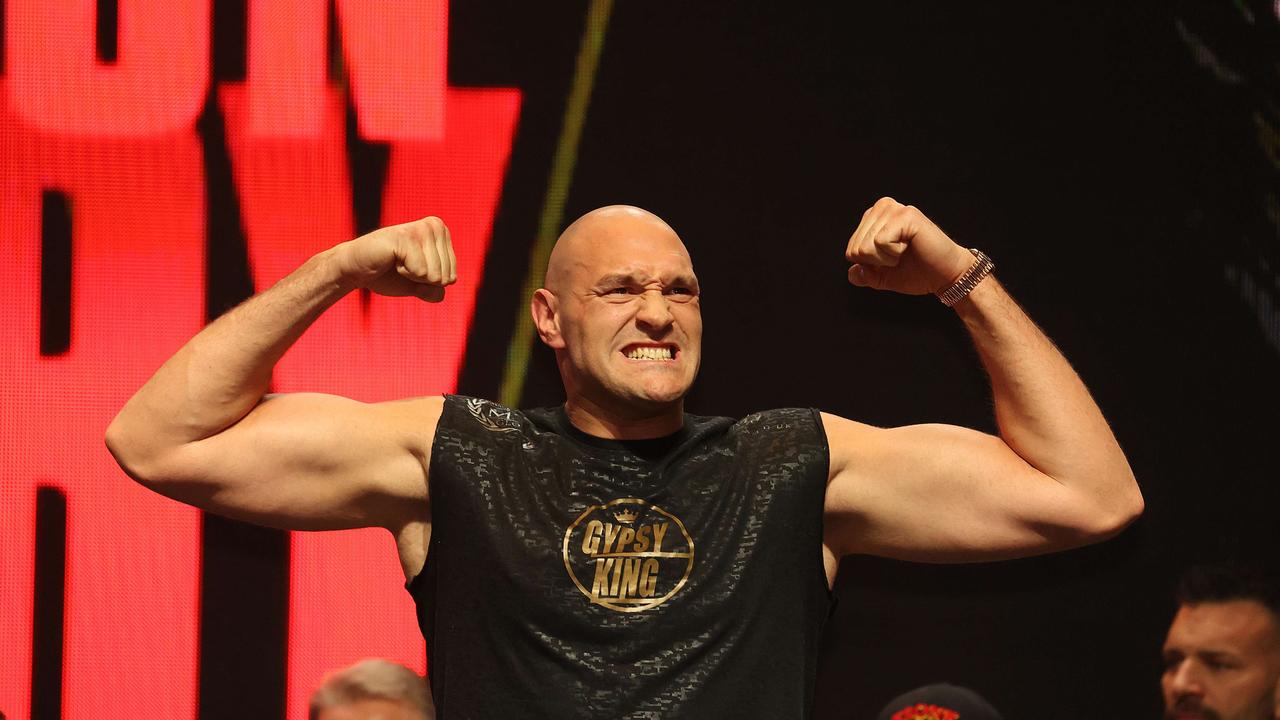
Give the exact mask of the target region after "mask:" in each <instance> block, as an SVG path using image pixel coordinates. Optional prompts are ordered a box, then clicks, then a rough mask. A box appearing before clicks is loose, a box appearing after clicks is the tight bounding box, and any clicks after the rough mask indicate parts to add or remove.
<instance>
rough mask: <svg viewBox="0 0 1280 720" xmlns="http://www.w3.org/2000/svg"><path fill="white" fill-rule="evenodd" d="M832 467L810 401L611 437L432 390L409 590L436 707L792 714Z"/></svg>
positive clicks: (813, 614) (806, 697)
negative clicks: (427, 527) (423, 511)
mask: <svg viewBox="0 0 1280 720" xmlns="http://www.w3.org/2000/svg"><path fill="white" fill-rule="evenodd" d="M827 465H828V453H827V445H826V435H825V433H824V432H823V430H822V426H821V421H820V419H819V418H818V415H817V413H816V412H815V411H813V410H794V409H793V410H773V411H769V412H764V413H759V414H756V415H752V416H750V417H747V418H745V419H743V420H741V421H738V422H734V421H732V420H730V419H728V418H706V417H698V416H694V415H686V416H685V424H684V428H683V429H682V430H680V431H679V432H678V433H676V434H675V435H672V436H670V437H667V438H660V439H658V440H648V441H639V442H623V441H609V440H603V439H600V438H594V437H591V436H588V435H586V434H585V433H583V432H581V431H580V430H578V429H577V428H575V427H573V425H572V424H570V423H569V422H568V419H567V418H566V417H565V414H564V411H563V409H561V408H555V409H544V410H534V411H529V412H527V413H522V412H519V411H515V410H511V409H509V408H505V407H503V406H501V405H497V404H494V403H491V402H488V401H484V400H477V399H473V398H465V397H461V396H449V397H447V398H446V399H445V404H444V412H443V415H442V416H441V418H440V424H439V428H438V430H437V432H436V436H435V441H434V445H433V446H432V452H431V468H430V493H431V515H432V532H431V543H430V547H429V552H428V554H427V562H426V565H425V566H424V568H423V570H422V572H421V573H419V574H418V575H417V576H416V577H415V578H413V580H411V581H410V582H409V583H408V585H407V587H408V589H409V592H410V593H411V594H412V595H413V598H414V601H415V602H416V604H417V614H418V622H419V625H420V626H421V628H422V633H423V636H424V637H425V638H426V641H427V658H428V672H429V675H430V680H431V687H432V692H433V694H434V696H435V703H436V710H437V713H438V715H439V717H440V718H441V719H442V720H464V719H469V718H588V717H590V718H715V717H717V716H719V717H733V718H804V717H807V716H808V714H809V710H810V706H811V705H812V698H813V687H814V679H815V675H816V660H817V651H818V645H819V635H820V632H821V629H822V625H823V623H824V622H825V620H826V618H827V615H828V610H829V607H830V602H831V601H830V593H829V591H828V589H827V584H826V575H825V572H824V569H823V564H822V510H823V496H824V492H825V488H826V480H827Z"/></svg>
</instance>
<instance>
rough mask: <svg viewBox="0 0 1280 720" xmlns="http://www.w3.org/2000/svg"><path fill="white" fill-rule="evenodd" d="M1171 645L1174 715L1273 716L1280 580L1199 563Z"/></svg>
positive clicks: (1167, 664)
mask: <svg viewBox="0 0 1280 720" xmlns="http://www.w3.org/2000/svg"><path fill="white" fill-rule="evenodd" d="M1177 600H1178V611H1177V614H1176V615H1175V616H1174V618H1173V623H1172V625H1170V627H1169V633H1168V636H1167V637H1166V639H1165V642H1164V676H1163V678H1162V681H1161V684H1162V688H1163V691H1164V706H1165V710H1164V716H1165V718H1166V720H1193V719H1204V720H1272V719H1273V718H1274V717H1275V716H1276V699H1277V697H1276V693H1277V683H1280V578H1277V577H1276V576H1275V575H1273V574H1267V573H1263V572H1260V571H1257V570H1248V569H1233V568H1222V567H1196V568H1192V569H1191V570H1188V571H1187V572H1186V574H1185V575H1184V576H1183V578H1182V581H1181V583H1180V585H1179V587H1178V593H1177Z"/></svg>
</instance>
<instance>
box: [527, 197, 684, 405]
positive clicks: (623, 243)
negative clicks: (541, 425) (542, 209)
mask: <svg viewBox="0 0 1280 720" xmlns="http://www.w3.org/2000/svg"><path fill="white" fill-rule="evenodd" d="M698 302H699V300H698V279H697V277H696V276H695V275H694V274H693V263H692V261H691V260H690V259H689V253H688V251H687V250H685V247H684V243H683V242H681V241H680V237H679V236H678V235H676V233H675V231H674V230H672V229H671V226H669V225H667V224H666V223H665V222H663V221H662V219H661V218H659V217H658V216H656V215H654V214H652V213H650V212H647V211H645V210H641V209H640V208H635V207H630V206H626V205H612V206H609V207H604V208H600V209H599V210H593V211H591V212H589V213H587V214H586V215H583V216H582V217H581V218H578V220H576V221H575V222H574V223H573V224H572V225H570V226H569V227H568V228H567V229H566V230H565V231H564V233H563V234H561V235H560V239H559V240H558V241H557V242H556V246H555V249H554V250H552V252H551V258H550V260H549V261H548V263H547V279H546V286H545V287H544V288H542V289H539V290H538V291H537V292H535V293H534V297H533V317H534V323H535V325H536V327H537V329H538V334H539V336H540V337H541V338H542V340H543V342H545V343H546V344H547V345H549V346H551V347H552V348H553V349H554V350H555V351H556V363H557V365H558V366H559V368H560V376H561V378H562V379H563V380H564V384H565V393H566V394H567V395H568V398H569V402H570V404H571V405H572V404H579V405H581V404H588V405H592V406H594V407H596V408H599V409H600V410H603V411H605V412H606V413H611V414H613V415H615V416H618V417H620V418H627V419H635V418H643V417H649V416H653V415H655V414H660V413H662V412H664V411H670V410H671V409H672V408H679V407H681V405H680V402H681V400H682V398H683V397H684V395H685V393H686V392H688V390H689V387H690V385H692V384H693V379H694V376H696V375H697V372H698V364H699V362H700V360H701V349H702V315H701V310H700V309H699V306H698Z"/></svg>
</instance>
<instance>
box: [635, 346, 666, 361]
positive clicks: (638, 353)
mask: <svg viewBox="0 0 1280 720" xmlns="http://www.w3.org/2000/svg"><path fill="white" fill-rule="evenodd" d="M627 357H628V358H629V359H631V360H670V359H671V348H669V347H638V348H632V349H631V352H629V353H627Z"/></svg>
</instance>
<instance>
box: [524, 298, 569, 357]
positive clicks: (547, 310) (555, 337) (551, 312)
mask: <svg viewBox="0 0 1280 720" xmlns="http://www.w3.org/2000/svg"><path fill="white" fill-rule="evenodd" d="M530 310H531V311H532V312H533V326H534V327H535V328H537V330H538V337H540V338H542V342H544V343H546V344H547V346H548V347H550V348H554V349H556V350H559V349H560V348H563V347H564V336H562V335H561V334H560V304H559V299H558V298H556V296H555V295H554V294H553V293H552V292H551V291H550V290H548V289H546V288H538V289H537V290H534V291H533V300H532V301H531V302H530Z"/></svg>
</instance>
